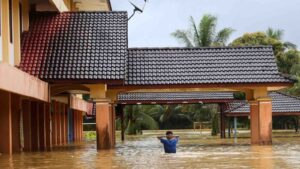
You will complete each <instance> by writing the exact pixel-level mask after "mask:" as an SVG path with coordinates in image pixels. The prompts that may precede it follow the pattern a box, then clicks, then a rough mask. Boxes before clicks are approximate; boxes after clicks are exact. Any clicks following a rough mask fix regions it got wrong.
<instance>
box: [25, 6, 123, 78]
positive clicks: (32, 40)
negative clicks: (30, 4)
mask: <svg viewBox="0 0 300 169" xmlns="http://www.w3.org/2000/svg"><path fill="white" fill-rule="evenodd" d="M30 19H31V20H30V21H31V22H30V30H29V32H27V33H24V34H23V36H22V52H21V53H22V59H21V64H20V69H22V70H23V71H25V72H28V73H30V74H31V75H34V76H37V77H39V78H41V79H45V80H46V81H47V80H50V81H51V80H124V78H125V69H126V66H125V65H126V57H127V48H128V46H127V29H128V28H127V13H126V12H66V13H49V12H47V13H45V12H38V13H34V14H33V15H32V16H31V18H30Z"/></svg>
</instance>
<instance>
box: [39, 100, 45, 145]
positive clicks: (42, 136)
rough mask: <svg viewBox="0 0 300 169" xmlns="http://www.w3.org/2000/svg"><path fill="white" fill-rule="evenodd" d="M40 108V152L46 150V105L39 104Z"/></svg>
mask: <svg viewBox="0 0 300 169" xmlns="http://www.w3.org/2000/svg"><path fill="white" fill-rule="evenodd" d="M38 106H39V111H38V113H39V117H38V118H39V145H40V151H45V150H46V104H45V103H38Z"/></svg>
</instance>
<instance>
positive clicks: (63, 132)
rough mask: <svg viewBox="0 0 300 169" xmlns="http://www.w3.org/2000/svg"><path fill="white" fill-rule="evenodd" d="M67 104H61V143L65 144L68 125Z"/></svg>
mask: <svg viewBox="0 0 300 169" xmlns="http://www.w3.org/2000/svg"><path fill="white" fill-rule="evenodd" d="M65 120H66V119H65V104H62V105H61V143H62V144H65V141H66V140H65V139H66V137H65V130H66V129H65V127H66V124H65V123H66V122H65Z"/></svg>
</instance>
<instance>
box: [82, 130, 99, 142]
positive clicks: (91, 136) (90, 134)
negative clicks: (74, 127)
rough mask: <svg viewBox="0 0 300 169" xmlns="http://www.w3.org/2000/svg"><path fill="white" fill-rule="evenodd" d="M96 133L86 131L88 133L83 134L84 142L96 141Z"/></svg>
mask: <svg viewBox="0 0 300 169" xmlns="http://www.w3.org/2000/svg"><path fill="white" fill-rule="evenodd" d="M96 137H97V136H96V132H95V131H88V132H85V134H84V138H85V139H86V140H95V139H96Z"/></svg>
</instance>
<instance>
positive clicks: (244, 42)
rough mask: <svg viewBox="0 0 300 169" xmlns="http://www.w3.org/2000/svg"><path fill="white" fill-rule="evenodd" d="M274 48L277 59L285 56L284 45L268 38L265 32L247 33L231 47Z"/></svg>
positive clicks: (233, 42)
mask: <svg viewBox="0 0 300 169" xmlns="http://www.w3.org/2000/svg"><path fill="white" fill-rule="evenodd" d="M259 45H265V46H272V47H273V50H274V54H275V56H276V58H278V57H282V55H283V54H284V50H285V48H284V45H283V43H282V42H281V41H279V40H278V39H274V38H271V37H268V36H267V35H266V33H264V32H254V33H245V34H244V35H243V36H241V37H239V38H237V39H235V40H234V41H232V43H231V44H230V46H234V47H238V46H259Z"/></svg>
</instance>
